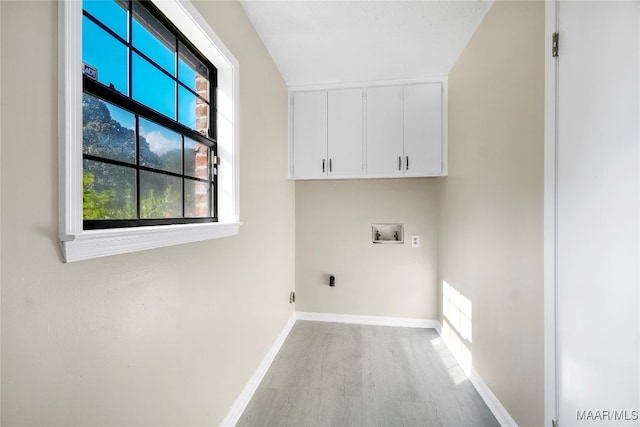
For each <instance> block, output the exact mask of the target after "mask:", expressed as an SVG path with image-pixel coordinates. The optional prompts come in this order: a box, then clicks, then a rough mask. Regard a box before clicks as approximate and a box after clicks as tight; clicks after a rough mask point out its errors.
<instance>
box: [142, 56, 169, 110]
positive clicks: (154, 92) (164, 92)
mask: <svg viewBox="0 0 640 427" xmlns="http://www.w3.org/2000/svg"><path fill="white" fill-rule="evenodd" d="M132 73H133V88H132V92H133V99H135V100H136V101H139V102H141V103H143V104H145V105H146V106H148V107H150V108H153V109H154V110H156V111H158V112H160V113H162V114H164V115H165V116H168V117H170V118H172V119H174V120H175V119H176V86H175V85H176V83H175V81H173V80H172V79H171V78H170V77H168V76H167V75H166V74H164V73H163V72H161V71H160V70H159V69H157V68H156V67H154V66H153V65H151V63H150V62H149V61H147V60H145V59H143V58H142V57H141V56H140V55H138V54H133V71H132Z"/></svg>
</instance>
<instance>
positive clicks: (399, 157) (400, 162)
mask: <svg viewBox="0 0 640 427" xmlns="http://www.w3.org/2000/svg"><path fill="white" fill-rule="evenodd" d="M398 170H399V171H401V170H402V156H398Z"/></svg>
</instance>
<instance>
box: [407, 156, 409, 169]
mask: <svg viewBox="0 0 640 427" xmlns="http://www.w3.org/2000/svg"><path fill="white" fill-rule="evenodd" d="M407 170H409V156H407Z"/></svg>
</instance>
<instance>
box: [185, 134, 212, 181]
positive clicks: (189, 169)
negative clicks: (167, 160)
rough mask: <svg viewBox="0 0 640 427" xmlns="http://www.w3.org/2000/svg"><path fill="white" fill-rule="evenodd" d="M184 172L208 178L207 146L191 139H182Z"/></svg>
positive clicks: (196, 176)
mask: <svg viewBox="0 0 640 427" xmlns="http://www.w3.org/2000/svg"><path fill="white" fill-rule="evenodd" d="M184 174H185V175H188V176H193V177H195V178H201V179H209V148H208V147H207V146H206V145H204V144H200V143H199V142H196V141H194V140H192V139H189V138H185V139H184Z"/></svg>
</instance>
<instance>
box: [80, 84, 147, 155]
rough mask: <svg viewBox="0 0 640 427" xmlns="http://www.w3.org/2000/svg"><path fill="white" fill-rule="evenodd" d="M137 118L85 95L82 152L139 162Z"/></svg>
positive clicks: (83, 102) (83, 100) (83, 99)
mask: <svg viewBox="0 0 640 427" xmlns="http://www.w3.org/2000/svg"><path fill="white" fill-rule="evenodd" d="M134 129H135V117H134V115H133V114H132V113H130V112H128V111H125V110H123V109H121V108H118V107H116V106H115V105H113V104H110V103H108V102H105V101H103V100H101V99H98V98H96V97H94V96H91V95H89V94H87V93H85V94H83V95H82V152H83V153H84V154H92V155H94V156H100V157H105V158H107V159H112V160H119V161H121V162H127V163H133V164H135V162H136V144H135V131H134Z"/></svg>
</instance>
